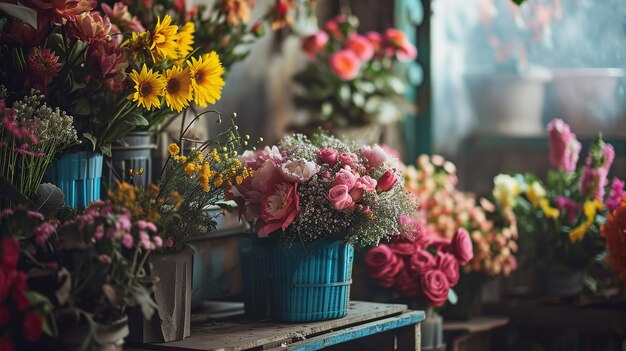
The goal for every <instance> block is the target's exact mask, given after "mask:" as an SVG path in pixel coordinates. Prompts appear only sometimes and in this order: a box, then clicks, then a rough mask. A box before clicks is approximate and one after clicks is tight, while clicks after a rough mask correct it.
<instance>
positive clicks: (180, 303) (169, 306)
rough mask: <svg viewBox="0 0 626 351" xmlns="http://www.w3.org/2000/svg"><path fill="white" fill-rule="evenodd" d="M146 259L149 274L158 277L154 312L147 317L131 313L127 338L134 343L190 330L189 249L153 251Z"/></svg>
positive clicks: (172, 338) (169, 338) (179, 336)
mask: <svg viewBox="0 0 626 351" xmlns="http://www.w3.org/2000/svg"><path fill="white" fill-rule="evenodd" d="M148 262H149V269H150V275H151V276H153V277H157V278H158V281H157V282H155V283H154V287H153V295H154V301H155V302H156V304H157V306H158V308H157V313H155V314H154V315H153V316H152V318H151V319H150V320H149V321H146V320H145V319H144V318H143V316H142V314H141V313H135V314H134V315H133V316H132V318H131V321H130V326H131V330H130V336H129V338H128V340H129V341H131V342H136V343H148V342H169V341H176V340H183V339H184V338H186V337H188V336H189V335H190V333H191V279H192V265H193V251H192V250H191V248H188V247H187V248H185V249H184V250H182V251H180V252H175V253H158V252H153V253H152V254H150V257H149V258H148ZM137 312H139V311H137Z"/></svg>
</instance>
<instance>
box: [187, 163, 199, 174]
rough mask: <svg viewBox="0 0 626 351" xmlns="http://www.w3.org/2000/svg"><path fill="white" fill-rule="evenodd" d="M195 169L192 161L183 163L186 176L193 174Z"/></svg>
mask: <svg viewBox="0 0 626 351" xmlns="http://www.w3.org/2000/svg"><path fill="white" fill-rule="evenodd" d="M195 171H196V166H195V165H194V164H193V163H188V164H187V165H185V173H187V175H188V176H190V177H191V176H193V175H194V172H195Z"/></svg>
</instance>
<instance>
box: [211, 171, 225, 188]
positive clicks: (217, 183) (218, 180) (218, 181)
mask: <svg viewBox="0 0 626 351" xmlns="http://www.w3.org/2000/svg"><path fill="white" fill-rule="evenodd" d="M213 184H214V185H215V186H216V187H220V186H222V184H224V179H222V175H221V174H220V175H218V176H217V177H216V178H215V180H213Z"/></svg>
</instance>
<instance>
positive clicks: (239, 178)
mask: <svg viewBox="0 0 626 351" xmlns="http://www.w3.org/2000/svg"><path fill="white" fill-rule="evenodd" d="M235 181H236V182H237V184H241V183H243V177H242V176H237V178H235Z"/></svg>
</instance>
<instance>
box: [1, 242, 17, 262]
mask: <svg viewBox="0 0 626 351" xmlns="http://www.w3.org/2000/svg"><path fill="white" fill-rule="evenodd" d="M0 250H1V252H0V254H1V255H2V258H1V259H0V265H2V266H3V267H8V268H13V269H15V267H16V266H17V259H18V257H19V255H20V245H19V243H18V242H17V240H16V239H15V238H4V239H2V242H0Z"/></svg>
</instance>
